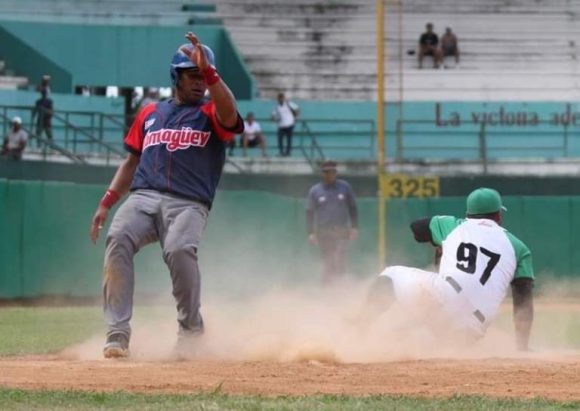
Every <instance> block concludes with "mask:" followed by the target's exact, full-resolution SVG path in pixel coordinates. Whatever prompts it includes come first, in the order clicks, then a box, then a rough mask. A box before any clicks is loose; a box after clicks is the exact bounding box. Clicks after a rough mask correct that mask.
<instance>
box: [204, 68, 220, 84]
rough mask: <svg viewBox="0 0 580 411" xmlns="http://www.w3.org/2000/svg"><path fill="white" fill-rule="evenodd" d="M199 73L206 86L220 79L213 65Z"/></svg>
mask: <svg viewBox="0 0 580 411" xmlns="http://www.w3.org/2000/svg"><path fill="white" fill-rule="evenodd" d="M201 74H202V75H203V79H204V80H205V84H207V85H208V86H213V85H214V84H215V83H217V82H218V81H220V75H219V74H218V73H217V71H216V69H215V67H213V66H209V67H208V68H206V69H204V70H203V71H202V72H201Z"/></svg>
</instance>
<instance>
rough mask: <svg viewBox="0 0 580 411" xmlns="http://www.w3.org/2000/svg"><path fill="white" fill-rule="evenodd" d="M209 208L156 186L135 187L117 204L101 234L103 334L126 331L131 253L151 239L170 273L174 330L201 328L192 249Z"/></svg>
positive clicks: (129, 312) (130, 311) (130, 300)
mask: <svg viewBox="0 0 580 411" xmlns="http://www.w3.org/2000/svg"><path fill="white" fill-rule="evenodd" d="M208 214H209V210H208V208H207V206H206V205H204V204H201V203H198V202H196V201H192V200H188V199H184V198H181V197H177V196H174V195H172V194H167V193H161V192H158V191H155V190H136V191H135V192H133V193H132V194H131V195H130V196H129V198H128V199H127V200H126V201H125V202H124V203H123V204H122V205H121V207H119V209H118V210H117V212H116V213H115V217H114V218H113V221H112V223H111V227H110V228H109V232H108V233H107V239H106V251H105V266H104V281H103V295H104V312H105V321H106V323H107V328H108V332H107V335H110V334H113V333H117V332H122V333H125V334H126V335H127V336H130V335H131V327H130V324H129V322H130V320H131V316H132V314H133V292H134V288H135V272H134V265H133V257H134V256H135V254H136V253H137V252H138V251H139V250H140V249H141V248H142V247H144V246H145V245H147V244H150V243H153V242H156V241H159V242H160V244H161V248H162V250H163V260H164V261H165V263H166V264H167V266H168V267H169V271H170V273H171V281H172V283H173V297H174V298H175V301H176V304H177V322H178V324H179V332H180V333H182V334H189V333H191V334H195V333H199V332H202V331H203V319H202V317H201V314H200V312H199V307H200V288H201V280H200V275H199V269H198V266H197V249H198V246H199V243H200V241H201V235H202V233H203V230H204V229H205V225H206V223H207V217H208Z"/></svg>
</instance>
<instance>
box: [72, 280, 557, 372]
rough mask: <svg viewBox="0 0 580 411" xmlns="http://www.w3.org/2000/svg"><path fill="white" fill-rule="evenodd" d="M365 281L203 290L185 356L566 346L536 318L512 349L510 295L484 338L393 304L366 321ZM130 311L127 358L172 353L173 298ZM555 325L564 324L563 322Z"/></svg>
mask: <svg viewBox="0 0 580 411" xmlns="http://www.w3.org/2000/svg"><path fill="white" fill-rule="evenodd" d="M370 284H371V279H367V280H355V279H348V280H345V281H344V282H342V283H341V284H339V285H336V286H333V287H330V288H322V287H316V286H313V285H312V284H311V285H308V286H302V287H296V286H295V287H288V286H285V287H278V288H272V289H270V290H269V291H267V292H262V293H261V294H260V295H254V296H251V297H248V296H244V297H243V298H239V299H236V298H235V297H233V296H231V295H229V294H228V295H226V296H223V295H219V294H215V293H206V295H204V297H203V301H204V302H205V305H204V306H203V307H202V312H203V315H204V319H205V323H206V332H205V333H204V335H203V336H201V337H199V338H197V339H196V340H195V341H194V342H193V344H194V345H195V347H193V350H192V352H191V355H190V356H189V357H188V358H187V359H203V360H226V361H227V360H231V361H278V362H286V361H305V362H320V363H331V364H332V363H353V362H357V363H369V362H385V361H401V360H417V359H430V358H460V359H478V358H481V359H484V358H490V357H496V358H497V357H507V358H521V357H522V356H524V357H525V356H528V357H529V356H532V357H534V358H537V357H542V356H543V357H550V356H554V355H559V354H562V353H564V349H565V347H564V346H557V345H554V344H553V341H550V339H549V338H544V337H545V335H544V334H546V335H547V334H551V335H552V337H553V334H554V332H555V331H554V330H557V329H558V324H555V325H554V324H551V325H550V326H551V330H542V329H541V328H542V325H541V323H540V324H538V323H536V326H535V329H534V337H533V340H535V341H536V342H537V344H536V345H537V346H539V347H540V350H539V351H537V352H534V353H523V354H522V353H518V352H517V351H515V349H514V348H513V347H514V343H513V331H512V327H511V323H510V321H511V313H510V311H511V307H510V305H511V304H510V302H509V301H507V302H506V304H505V305H504V307H503V313H502V315H501V316H503V317H504V321H503V322H504V323H505V324H504V325H505V326H504V327H503V328H502V327H496V326H492V327H491V329H490V330H488V333H487V335H486V336H485V338H483V339H482V340H479V341H477V342H475V343H471V344H469V345H466V344H464V343H463V342H462V341H461V340H457V339H454V335H452V334H449V335H445V333H438V335H437V337H435V336H434V334H433V333H432V332H431V330H430V328H429V327H425V326H424V325H423V324H421V323H418V322H416V321H415V319H413V318H411V317H409V315H408V313H406V312H403V311H402V310H401V309H400V308H399V307H398V306H396V305H395V306H393V307H391V309H390V310H389V311H387V312H386V313H385V314H383V315H382V316H380V317H379V318H378V319H377V320H376V321H374V322H373V323H371V324H364V323H362V322H361V321H359V319H358V318H357V314H358V313H359V312H360V309H361V307H362V303H363V301H364V300H365V297H366V295H367V292H368V289H369V287H370ZM166 295H169V293H167V294H166ZM135 312H136V315H135V319H134V320H135V321H134V322H133V335H132V338H131V360H132V361H168V360H172V359H175V358H174V356H173V348H174V345H175V342H176V339H177V335H176V329H177V325H176V321H175V308H174V307H173V306H172V304H171V302H170V301H168V300H166V299H164V298H160V301H159V304H156V305H154V306H140V305H138V306H137V307H136V308H135ZM431 325H432V324H431ZM560 325H561V327H560V329H561V330H565V328H566V326H565V324H564V323H562V324H560ZM561 332H562V333H564V332H565V331H561ZM103 339H104V337H103V335H99V336H95V337H94V338H91V339H90V340H88V341H85V342H84V343H82V344H80V345H77V346H74V347H70V348H68V349H67V350H65V351H64V352H63V353H61V355H62V356H63V357H65V358H69V359H81V360H96V359H101V350H102V344H103ZM556 349H559V350H560V351H556Z"/></svg>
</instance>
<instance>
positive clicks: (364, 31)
mask: <svg viewBox="0 0 580 411" xmlns="http://www.w3.org/2000/svg"><path fill="white" fill-rule="evenodd" d="M214 3H215V4H216V7H217V16H219V17H220V18H221V19H222V20H223V21H224V24H225V26H226V28H227V29H228V31H229V32H230V33H231V35H232V37H233V39H234V41H235V42H236V44H237V46H238V47H239V48H240V50H241V51H242V54H243V55H244V58H245V61H246V62H247V63H248V64H249V66H250V69H251V71H252V73H253V74H254V75H255V76H256V79H257V81H258V86H259V89H260V91H261V97H264V98H273V97H274V96H275V94H276V93H277V91H278V90H280V89H283V90H288V92H289V94H290V95H291V96H292V97H293V98H304V99H320V100H323V99H354V100H367V99H375V98H376V70H377V69H376V50H375V48H376V47H375V45H376V38H375V36H376V34H375V20H376V18H375V9H374V7H375V4H374V2H372V1H366V0H344V1H320V0H298V1H295V2H285V1H282V0H276V1H266V0H214ZM385 3H386V16H385V30H386V33H385V43H386V55H387V64H386V71H387V74H386V88H387V92H386V97H387V99H389V100H402V99H408V100H462V99H468V100H487V99H492V100H493V99H497V100H506V99H509V100H538V99H539V100H571V99H576V98H579V97H580V88H579V87H578V81H577V79H576V78H577V74H578V73H579V62H578V56H579V53H578V45H577V44H576V42H577V41H576V39H577V38H578V35H579V34H580V27H579V26H578V24H577V23H578V21H577V17H576V16H577V15H580V2H570V1H567V0H518V1H516V0H514V1H504V0H487V1H485V2H481V1H479V0H440V1H437V2H431V1H427V0H405V1H404V2H402V3H403V5H402V10H401V12H402V17H400V16H399V7H400V6H399V5H398V3H395V4H393V3H394V2H390V1H386V2H385ZM426 22H432V23H434V25H435V30H436V32H437V33H439V34H441V33H442V32H443V31H444V28H445V27H447V26H449V27H452V28H453V30H454V32H455V33H456V34H457V36H458V38H459V40H460V48H461V52H462V61H461V64H460V65H459V67H456V68H453V69H448V70H446V69H440V70H437V71H435V70H433V69H432V68H428V67H430V66H431V61H429V57H427V58H426V60H425V62H424V67H425V68H424V69H423V70H419V69H418V64H417V57H416V55H409V54H408V53H407V52H408V51H409V50H415V49H416V45H417V41H418V38H419V35H420V34H421V33H422V32H423V31H424V26H425V23H426Z"/></svg>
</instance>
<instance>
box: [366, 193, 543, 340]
mask: <svg viewBox="0 0 580 411" xmlns="http://www.w3.org/2000/svg"><path fill="white" fill-rule="evenodd" d="M503 210H505V208H504V207H503V206H502V201H501V197H500V195H499V193H498V192H497V191H495V190H493V189H490V188H478V189H477V190H475V191H473V192H472V193H471V194H469V196H468V197H467V218H465V219H460V218H455V217H452V216H434V217H429V218H423V219H419V220H417V221H414V222H413V223H412V224H411V230H412V231H413V234H414V236H415V239H416V240H417V241H418V242H430V243H431V244H433V245H434V246H441V247H442V256H441V264H440V267H439V272H438V273H432V272H428V271H423V270H419V269H416V268H410V267H402V266H393V267H387V268H386V269H385V270H384V271H383V272H382V273H381V274H380V275H379V277H378V279H377V282H376V283H375V285H374V288H373V290H372V291H371V294H370V295H369V297H370V298H369V303H370V306H369V307H370V311H368V312H367V313H370V314H371V315H372V316H374V315H376V314H378V313H380V312H381V311H382V310H384V309H385V308H387V307H388V306H389V305H390V302H392V300H396V301H397V302H399V303H400V304H401V305H402V306H403V307H404V308H405V309H406V311H407V312H416V310H415V309H416V308H417V307H418V306H420V305H422V304H423V305H425V304H424V303H425V302H426V300H429V301H428V302H430V303H433V305H431V306H430V307H431V308H432V309H429V310H428V311H427V312H423V315H425V314H426V316H427V317H426V318H423V320H425V319H427V318H428V323H430V325H434V323H435V322H436V321H437V320H436V318H437V314H436V313H438V314H440V315H441V316H440V317H439V320H440V321H439V322H438V325H445V326H450V327H451V330H452V331H454V332H457V334H456V333H454V335H460V336H461V337H465V338H466V340H467V341H474V340H477V339H478V338H481V337H483V335H484V334H485V332H486V330H487V328H488V327H489V325H490V324H491V322H492V321H493V319H494V318H495V316H496V315H497V314H498V312H499V307H500V304H501V302H502V301H503V299H504V297H505V295H506V293H507V290H508V288H509V287H510V286H511V289H512V296H513V306H514V310H513V313H514V324H515V331H516V346H517V348H518V349H519V350H524V351H525V350H527V349H528V341H529V337H530V331H531V327H532V322H533V318H534V306H533V294H532V290H533V286H534V270H533V267H532V254H531V252H530V250H529V249H528V247H527V246H526V245H525V244H524V243H523V242H522V241H520V240H519V239H518V238H517V237H515V236H514V235H513V234H511V233H510V232H509V231H507V230H506V229H505V228H502V227H501V222H502V211H503Z"/></svg>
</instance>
